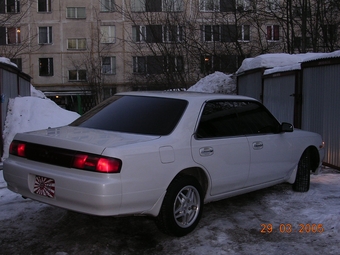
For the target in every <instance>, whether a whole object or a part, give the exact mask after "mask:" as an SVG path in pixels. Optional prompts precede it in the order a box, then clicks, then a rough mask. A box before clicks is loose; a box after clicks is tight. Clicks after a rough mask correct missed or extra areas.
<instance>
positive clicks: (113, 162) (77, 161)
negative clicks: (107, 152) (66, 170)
mask: <svg viewBox="0 0 340 255" xmlns="http://www.w3.org/2000/svg"><path fill="white" fill-rule="evenodd" d="M121 166H122V162H121V161H120V160H119V159H115V158H108V157H101V156H97V155H91V154H76V155H75V157H74V160H73V164H72V167H74V168H78V169H83V170H90V171H96V172H101V173H119V172H120V169H121Z"/></svg>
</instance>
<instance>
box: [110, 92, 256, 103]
mask: <svg viewBox="0 0 340 255" xmlns="http://www.w3.org/2000/svg"><path fill="white" fill-rule="evenodd" d="M116 95H130V96H147V97H166V98H176V99H184V100H194V99H200V100H202V99H203V100H214V99H216V100H218V99H229V100H253V101H257V100H256V99H254V98H251V97H246V96H240V95H228V94H220V93H205V92H193V91H130V92H121V93H117V94H116Z"/></svg>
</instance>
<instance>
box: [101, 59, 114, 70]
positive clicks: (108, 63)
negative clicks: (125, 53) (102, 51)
mask: <svg viewBox="0 0 340 255" xmlns="http://www.w3.org/2000/svg"><path fill="white" fill-rule="evenodd" d="M102 73H104V74H116V57H103V58H102Z"/></svg>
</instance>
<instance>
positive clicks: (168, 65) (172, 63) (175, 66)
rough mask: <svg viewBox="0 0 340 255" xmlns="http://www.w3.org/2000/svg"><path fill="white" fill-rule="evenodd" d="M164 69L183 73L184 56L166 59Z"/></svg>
mask: <svg viewBox="0 0 340 255" xmlns="http://www.w3.org/2000/svg"><path fill="white" fill-rule="evenodd" d="M164 68H165V70H166V71H167V72H169V73H173V72H178V73H180V72H183V71H184V61H183V57H182V56H167V57H165V59H164Z"/></svg>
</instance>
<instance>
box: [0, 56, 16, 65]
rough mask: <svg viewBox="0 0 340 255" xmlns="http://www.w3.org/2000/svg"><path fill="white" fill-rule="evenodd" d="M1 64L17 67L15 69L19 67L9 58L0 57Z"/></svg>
mask: <svg viewBox="0 0 340 255" xmlns="http://www.w3.org/2000/svg"><path fill="white" fill-rule="evenodd" d="M0 62H1V63H5V64H8V65H12V66H15V67H18V66H17V65H16V64H14V63H13V62H11V60H9V59H8V58H5V57H0Z"/></svg>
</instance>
